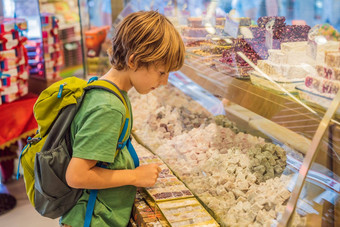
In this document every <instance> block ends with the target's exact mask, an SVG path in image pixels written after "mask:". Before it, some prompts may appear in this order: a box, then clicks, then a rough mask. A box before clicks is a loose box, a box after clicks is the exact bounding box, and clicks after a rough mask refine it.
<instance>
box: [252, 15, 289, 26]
mask: <svg viewBox="0 0 340 227" xmlns="http://www.w3.org/2000/svg"><path fill="white" fill-rule="evenodd" d="M272 19H274V20H275V23H274V26H284V25H285V24H286V23H285V21H286V18H285V17H274V16H271V17H270V16H264V17H259V18H258V19H257V25H258V26H259V27H261V28H265V27H266V24H267V23H268V21H270V20H272Z"/></svg>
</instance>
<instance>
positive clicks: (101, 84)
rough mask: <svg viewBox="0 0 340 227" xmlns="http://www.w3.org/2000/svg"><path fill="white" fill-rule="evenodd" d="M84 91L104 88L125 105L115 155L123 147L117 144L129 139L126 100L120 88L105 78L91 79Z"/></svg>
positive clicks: (129, 125)
mask: <svg viewBox="0 0 340 227" xmlns="http://www.w3.org/2000/svg"><path fill="white" fill-rule="evenodd" d="M84 89H85V91H88V90H91V89H103V90H106V91H108V92H111V93H112V94H114V95H115V96H116V97H117V98H118V99H119V100H120V101H121V102H122V103H123V105H124V107H125V113H126V114H125V120H124V124H123V126H122V127H121V129H120V133H119V135H120V136H119V140H118V149H117V152H116V154H115V156H116V155H117V154H118V151H119V150H120V149H121V148H123V147H122V146H121V145H119V144H124V141H127V140H128V139H129V135H128V131H129V130H128V128H130V127H131V121H130V116H131V115H130V109H129V107H128V105H127V103H126V100H125V98H124V96H123V95H122V93H121V91H120V89H119V88H118V87H117V86H116V85H115V84H114V83H112V82H110V81H107V80H95V81H91V82H90V83H89V84H88V85H86V87H85V88H84Z"/></svg>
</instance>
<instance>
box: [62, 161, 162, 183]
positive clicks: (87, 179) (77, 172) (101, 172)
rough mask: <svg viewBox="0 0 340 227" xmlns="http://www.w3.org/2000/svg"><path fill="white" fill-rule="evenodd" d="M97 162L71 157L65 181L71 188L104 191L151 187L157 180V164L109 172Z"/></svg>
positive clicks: (158, 169)
mask: <svg viewBox="0 0 340 227" xmlns="http://www.w3.org/2000/svg"><path fill="white" fill-rule="evenodd" d="M96 164H97V161H95V160H87V159H82V158H75V157H73V158H72V159H71V161H70V163H69V165H68V167H67V170H66V181H67V183H68V185H69V186H70V187H72V188H83V189H104V188H113V187H120V186H124V185H134V186H136V187H151V186H153V185H154V184H155V183H156V181H157V178H158V174H159V172H160V168H159V165H158V164H149V165H143V166H140V167H137V168H136V169H124V170H110V169H105V168H101V167H97V166H96Z"/></svg>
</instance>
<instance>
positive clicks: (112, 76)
mask: <svg viewBox="0 0 340 227" xmlns="http://www.w3.org/2000/svg"><path fill="white" fill-rule="evenodd" d="M101 79H105V80H109V81H111V82H113V83H114V84H116V85H117V86H118V88H119V89H120V90H123V91H126V92H128V91H129V90H130V88H132V84H131V81H130V76H129V70H121V71H118V70H117V69H115V68H113V67H112V68H111V69H110V70H109V71H108V72H107V73H106V74H105V75H104V76H102V77H101Z"/></svg>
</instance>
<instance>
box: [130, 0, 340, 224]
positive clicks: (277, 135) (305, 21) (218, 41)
mask: <svg viewBox="0 0 340 227" xmlns="http://www.w3.org/2000/svg"><path fill="white" fill-rule="evenodd" d="M132 2H133V1H132ZM154 2H155V1H150V3H149V7H148V8H147V9H154V10H157V9H159V11H161V12H164V14H165V15H167V16H168V18H169V19H170V20H171V21H172V22H173V24H174V25H175V26H176V27H177V28H178V29H179V32H180V33H181V35H182V37H183V41H184V42H185V45H186V61H185V65H184V66H183V68H182V69H181V70H180V71H178V72H174V73H171V74H170V77H169V82H170V85H169V86H167V87H164V88H160V89H158V90H157V91H154V92H152V93H151V94H148V95H146V96H140V95H138V94H137V93H136V92H133V91H132V92H130V97H131V101H132V105H133V110H134V128H135V131H134V133H135V136H136V138H137V140H139V142H140V143H141V144H143V145H144V146H145V147H148V148H149V149H150V150H151V151H152V152H153V153H154V154H156V155H157V156H159V157H160V158H161V159H162V160H163V161H164V162H165V163H166V164H167V165H168V167H169V168H170V169H171V170H172V171H173V172H174V174H175V175H176V176H177V177H178V178H179V179H180V180H181V181H182V182H183V183H184V184H185V185H186V186H187V187H188V188H189V189H190V190H191V192H192V193H193V195H194V196H195V197H196V198H197V199H198V200H200V202H201V203H202V204H203V205H204V207H205V208H206V209H207V210H208V211H209V212H210V213H211V214H212V216H213V217H214V218H215V219H216V220H217V222H218V223H219V224H220V225H221V226H270V225H274V226H279V225H281V226H285V225H288V224H290V225H292V226H338V225H339V224H340V219H339V214H340V212H339V209H340V207H339V204H340V203H339V192H340V179H339V174H340V172H339V165H340V162H339V161H340V160H339V154H340V123H339V121H340V117H339V113H340V108H339V98H340V93H339V84H340V82H339V80H340V77H339V75H340V74H339V72H340V71H339V69H340V49H339V48H340V42H339V41H340V35H339V32H338V29H339V28H340V21H339V16H338V15H337V13H336V12H337V11H335V10H336V9H338V8H339V7H340V5H339V4H340V3H339V2H338V1H321V0H320V1H304V2H302V1H290V0H287V1H271V0H267V1H242V0H240V1H169V2H167V5H166V6H165V7H166V8H162V9H160V8H157V5H156V7H154V4H153V3H154ZM131 4H132V3H131ZM302 4H303V7H302ZM131 10H132V11H133V7H130V8H129V9H126V12H128V11H131ZM138 10H139V9H138ZM123 12H124V11H123Z"/></svg>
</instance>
